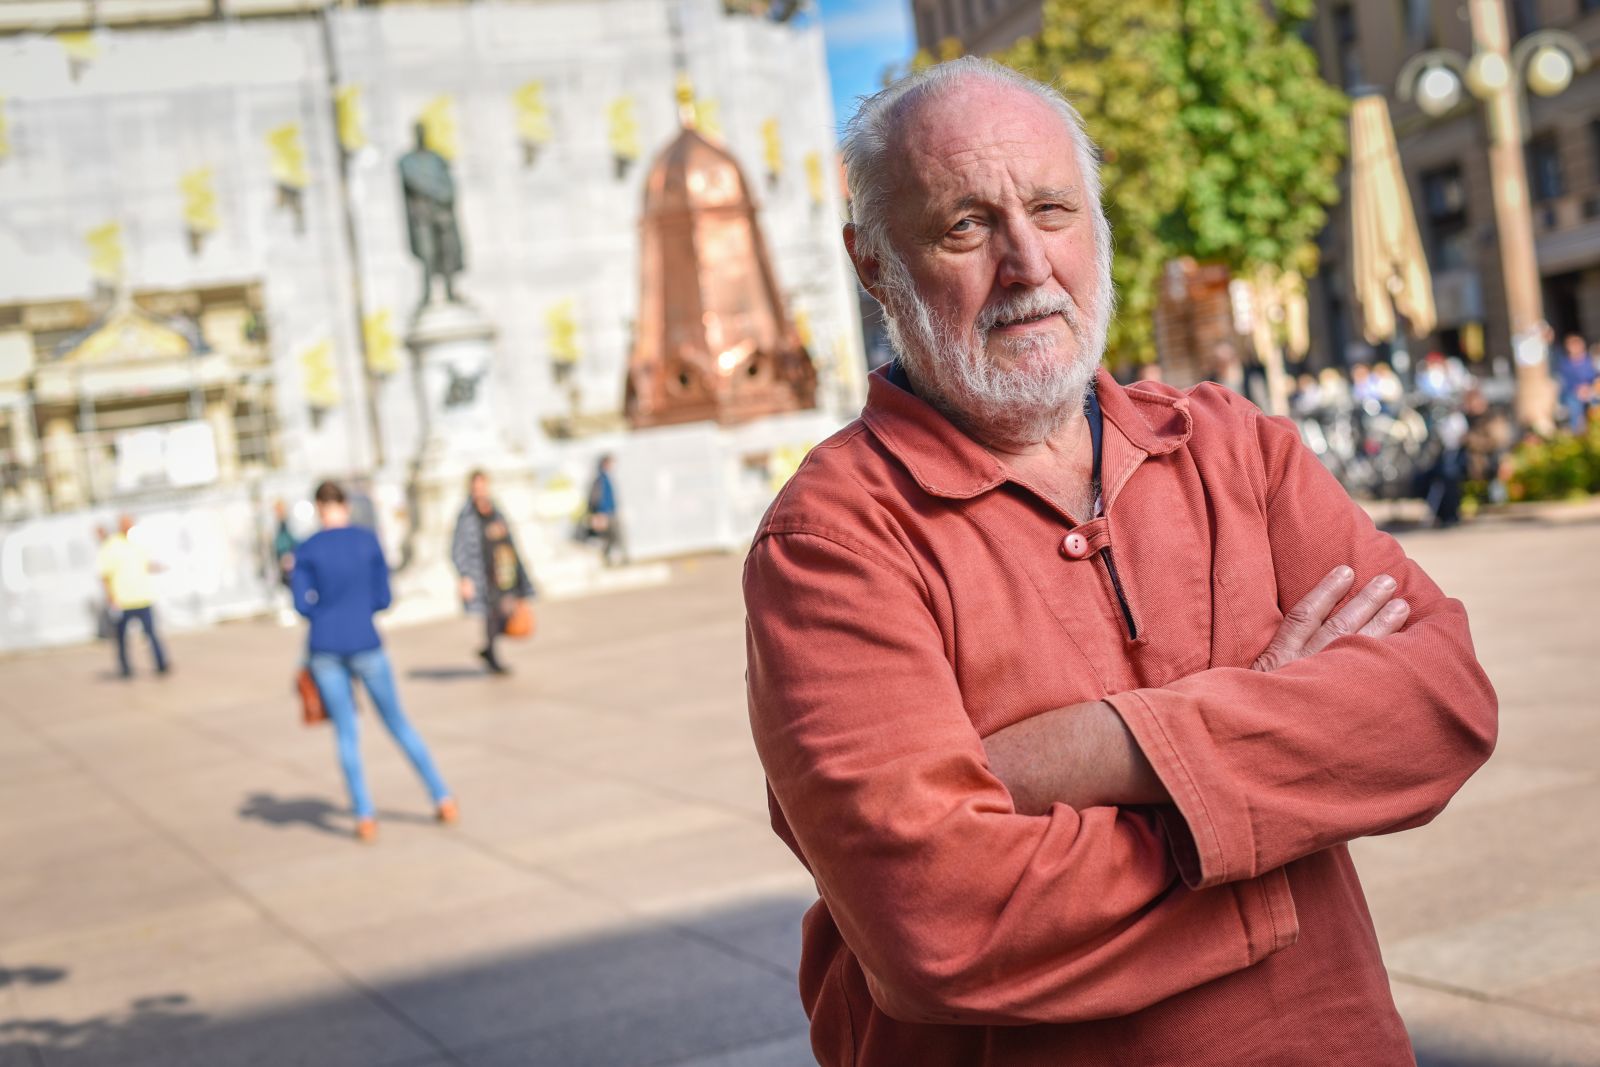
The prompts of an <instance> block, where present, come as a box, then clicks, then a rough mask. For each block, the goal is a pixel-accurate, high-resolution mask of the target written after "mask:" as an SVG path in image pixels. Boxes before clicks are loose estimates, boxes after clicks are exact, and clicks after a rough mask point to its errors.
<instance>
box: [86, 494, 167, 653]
mask: <svg viewBox="0 0 1600 1067" xmlns="http://www.w3.org/2000/svg"><path fill="white" fill-rule="evenodd" d="M132 531H133V517H132V516H131V515H121V516H119V517H118V518H117V532H116V533H114V534H112V535H111V536H110V537H107V538H106V539H105V540H104V541H102V542H101V543H100V552H99V555H98V556H97V557H96V560H95V570H97V571H98V572H99V573H100V581H101V582H102V583H104V585H105V590H106V603H107V604H109V605H110V606H111V610H112V611H113V612H115V613H116V638H117V673H118V674H120V675H121V676H122V677H124V678H131V677H133V667H132V666H131V665H130V664H129V663H128V625H129V623H131V622H132V621H133V620H135V619H137V620H139V625H140V626H142V627H144V635H145V637H146V638H147V639H148V640H149V642H150V654H151V655H152V656H154V657H155V661H156V673H157V674H166V673H167V671H168V670H169V666H168V663H167V654H166V651H165V650H164V649H162V647H161V638H159V637H157V636H156V619H155V608H154V607H153V606H152V605H153V604H154V601H155V594H156V589H155V582H154V581H152V580H151V577H150V576H151V572H152V571H153V570H155V569H157V568H156V567H155V566H154V565H153V564H152V563H151V562H150V556H149V554H148V553H146V552H145V550H144V549H143V548H140V547H139V545H138V544H136V543H135V542H134V541H133V540H132V539H131V538H130V537H129V534H131V533H132Z"/></svg>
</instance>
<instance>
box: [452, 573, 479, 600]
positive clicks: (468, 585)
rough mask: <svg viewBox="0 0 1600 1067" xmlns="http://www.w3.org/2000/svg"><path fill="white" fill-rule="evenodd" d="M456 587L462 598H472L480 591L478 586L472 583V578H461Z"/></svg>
mask: <svg viewBox="0 0 1600 1067" xmlns="http://www.w3.org/2000/svg"><path fill="white" fill-rule="evenodd" d="M456 589H457V591H458V592H460V594H461V599H462V600H471V599H472V598H473V596H474V595H476V594H477V591H478V587H477V586H476V585H473V584H472V579H471V578H463V579H461V581H460V583H459V584H458V585H457V586H456Z"/></svg>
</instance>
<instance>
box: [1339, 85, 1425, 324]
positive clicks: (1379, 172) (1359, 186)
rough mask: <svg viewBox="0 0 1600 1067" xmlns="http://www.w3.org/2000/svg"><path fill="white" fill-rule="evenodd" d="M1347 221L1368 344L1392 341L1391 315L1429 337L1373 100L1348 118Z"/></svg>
mask: <svg viewBox="0 0 1600 1067" xmlns="http://www.w3.org/2000/svg"><path fill="white" fill-rule="evenodd" d="M1350 216H1351V221H1352V223H1353V225H1354V227H1355V263H1354V267H1355V284H1356V299H1357V300H1358V301H1360V303H1361V326H1362V332H1363V333H1364V334H1365V335H1366V338H1367V340H1368V341H1369V342H1371V343H1373V344H1376V343H1378V342H1379V341H1386V340H1388V339H1389V338H1391V337H1393V336H1394V332H1395V320H1394V313H1395V312H1396V311H1399V312H1400V314H1402V315H1404V316H1405V317H1406V321H1407V322H1409V323H1410V324H1411V332H1412V333H1413V334H1418V335H1420V334H1425V333H1429V332H1430V331H1432V330H1433V327H1434V322H1435V317H1434V309H1433V279H1432V278H1431V277H1430V276H1429V274H1428V260H1427V257H1426V256H1424V255H1423V254H1422V241H1421V239H1420V238H1419V237H1418V236H1417V220H1416V218H1415V216H1413V214H1412V212H1411V195H1410V193H1409V192H1408V191H1407V189H1406V178H1405V173H1404V172H1403V171H1402V170H1401V169H1400V153H1399V152H1398V151H1397V150H1396V149H1395V145H1394V127H1393V126H1391V125H1390V124H1389V106H1388V104H1387V103H1385V102H1384V99H1383V97H1381V96H1378V95H1376V94H1374V95H1372V96H1363V97H1361V98H1360V99H1358V100H1356V102H1355V104H1354V106H1353V107H1352V108H1351V112H1350Z"/></svg>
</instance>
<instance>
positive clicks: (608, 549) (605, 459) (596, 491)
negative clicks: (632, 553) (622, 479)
mask: <svg viewBox="0 0 1600 1067" xmlns="http://www.w3.org/2000/svg"><path fill="white" fill-rule="evenodd" d="M615 463H616V461H615V460H614V459H612V457H611V456H609V455H604V456H601V457H600V462H599V463H597V464H596V465H595V471H594V481H593V482H591V483H589V504H588V508H589V513H588V525H589V533H590V535H591V536H593V537H598V538H599V539H600V556H601V558H602V559H604V560H605V563H606V566H608V567H610V566H613V565H614V564H615V563H616V562H617V560H616V558H615V557H617V556H620V557H622V559H623V561H624V562H626V560H627V552H626V550H625V549H624V548H623V547H622V521H621V518H620V517H619V516H618V515H617V488H616V486H615V485H614V484H613V483H612V481H611V470H612V467H613V466H615Z"/></svg>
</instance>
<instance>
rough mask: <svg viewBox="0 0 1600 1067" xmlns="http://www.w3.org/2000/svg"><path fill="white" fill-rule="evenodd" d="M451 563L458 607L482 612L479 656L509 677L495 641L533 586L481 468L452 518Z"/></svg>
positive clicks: (469, 479) (472, 476)
mask: <svg viewBox="0 0 1600 1067" xmlns="http://www.w3.org/2000/svg"><path fill="white" fill-rule="evenodd" d="M450 561H451V562H452V563H453V564H455V568H456V574H457V575H459V576H460V582H459V586H458V591H459V592H460V594H461V602H462V606H463V607H464V608H465V609H466V610H467V611H468V612H469V613H474V614H475V613H478V612H482V613H483V629H484V639H483V648H481V649H479V650H478V658H480V659H482V660H483V662H484V665H485V666H487V667H488V668H489V673H491V674H509V673H511V672H510V669H509V668H508V667H506V665H505V664H503V663H501V662H500V659H499V657H497V656H496V655H495V652H494V643H495V639H496V638H498V637H499V636H500V635H501V634H502V633H503V632H504V631H505V625H506V620H507V619H509V618H510V617H511V612H512V611H513V610H514V609H515V607H516V602H517V601H518V600H520V599H523V598H528V597H532V596H533V582H532V581H531V580H530V579H529V577H528V572H527V570H526V569H525V568H524V567H523V566H522V557H521V556H519V555H518V554H517V545H516V542H515V541H514V540H513V539H512V537H511V525H510V523H508V522H506V518H505V516H504V515H502V514H501V513H500V509H499V507H497V506H496V505H495V502H494V498H493V497H492V496H490V494H489V476H488V475H487V474H485V473H484V472H483V471H481V470H475V471H473V472H472V473H471V474H470V475H468V476H467V502H466V503H465V504H463V505H462V507H461V514H460V515H458V516H457V517H456V529H455V535H454V536H453V537H452V538H451V539H450Z"/></svg>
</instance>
